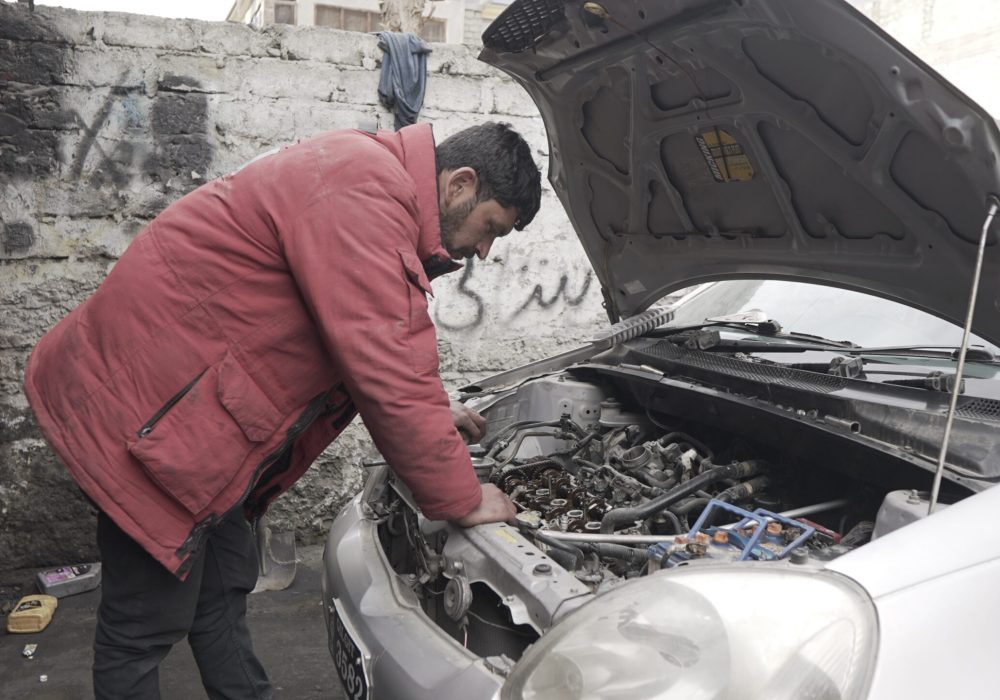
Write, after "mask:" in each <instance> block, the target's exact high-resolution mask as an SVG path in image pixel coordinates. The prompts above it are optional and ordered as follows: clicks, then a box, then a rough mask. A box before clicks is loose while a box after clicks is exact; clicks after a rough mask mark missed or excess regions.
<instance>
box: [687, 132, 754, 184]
mask: <svg viewBox="0 0 1000 700" xmlns="http://www.w3.org/2000/svg"><path fill="white" fill-rule="evenodd" d="M694 140H695V143H697V144H698V150H700V151H701V154H702V155H703V156H704V157H705V163H706V164H707V165H708V169H709V170H710V171H711V173H712V177H714V178H715V181H716V182H748V181H750V180H752V179H753V175H754V172H753V165H751V163H750V157H749V156H747V154H746V151H744V150H743V146H742V145H741V144H740V142H739V141H737V140H736V139H734V138H733V137H732V135H731V134H730V133H729V132H728V131H724V130H722V129H720V128H718V127H716V128H714V129H712V130H711V131H703V132H702V133H700V134H698V135H697V136H695V137H694Z"/></svg>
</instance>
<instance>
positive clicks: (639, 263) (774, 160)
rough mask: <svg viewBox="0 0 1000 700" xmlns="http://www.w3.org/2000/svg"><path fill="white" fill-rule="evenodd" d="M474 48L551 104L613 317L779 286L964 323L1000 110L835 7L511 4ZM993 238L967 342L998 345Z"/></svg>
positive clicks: (561, 178) (625, 1) (735, 2)
mask: <svg viewBox="0 0 1000 700" xmlns="http://www.w3.org/2000/svg"><path fill="white" fill-rule="evenodd" d="M483 41H484V46H485V49H484V50H483V52H482V54H481V56H480V58H481V59H482V60H484V61H486V62H487V63H490V64H492V65H494V66H496V67H498V68H500V69H501V70H503V71H505V72H507V73H508V74H510V75H511V76H512V77H513V78H514V79H515V80H517V81H518V82H519V83H520V84H521V85H522V86H524V88H525V89H526V90H527V91H528V93H529V94H530V95H531V97H532V98H533V99H534V101H535V103H536V104H537V105H538V108H539V110H540V112H541V115H542V118H543V119H544V121H545V126H546V129H547V131H548V136H549V140H550V148H551V150H550V158H551V162H550V170H549V172H550V180H551V182H552V185H553V186H554V187H555V190H556V192H557V193H558V195H559V197H560V198H561V200H562V202H563V205H564V206H565V207H566V210H567V212H568V213H569V217H570V220H571V221H572V223H573V226H574V227H575V228H576V231H577V233H578V234H579V236H580V239H581V241H582V242H583V246H584V248H585V250H586V252H587V255H588V256H589V258H590V261H591V263H592V265H593V266H594V269H595V271H596V274H597V276H598V277H599V279H600V281H601V283H602V286H603V289H604V294H605V297H606V300H607V307H608V312H609V315H610V316H611V318H612V320H617V319H618V318H619V317H627V316H631V315H634V314H636V313H638V312H639V311H642V310H643V309H645V308H646V307H648V306H649V305H650V304H652V303H653V302H654V301H656V300H657V299H658V298H660V297H662V296H663V295H664V294H666V293H669V292H671V291H673V290H676V289H680V288H682V287H686V286H689V285H693V284H698V283H701V282H708V281H713V280H722V279H733V278H776V279H791V280H800V281H806V282H817V283H823V284H830V285H834V286H838V287H844V288H848V289H855V290H860V291H863V292H867V293H871V294H875V295H878V296H882V297H885V298H888V299H893V300H896V301H899V302H902V303H904V304H908V305H910V306H913V307H916V308H920V309H922V310H924V311H928V312H930V313H932V314H935V315H937V316H940V317H942V318H945V319H948V320H950V321H952V322H954V323H957V324H959V325H961V324H962V323H963V322H964V318H965V314H966V306H967V302H968V298H969V291H970V285H971V278H972V273H973V269H974V266H975V260H976V252H977V245H978V240H979V236H980V232H981V230H982V227H983V223H984V221H985V219H986V213H987V210H988V208H989V204H990V202H991V200H990V198H991V196H993V195H996V194H998V193H1000V169H998V164H997V153H998V152H1000V132H998V130H997V124H996V122H995V121H994V120H993V119H992V118H991V117H990V116H989V115H988V114H987V113H986V112H985V111H984V110H983V109H982V108H981V107H979V106H978V105H976V104H975V103H974V102H973V101H972V100H970V99H969V98H968V97H966V96H965V95H963V94H962V93H961V92H959V91H958V90H957V89H955V88H954V87H953V86H951V85H950V84H949V83H948V82H947V81H946V80H944V78H942V77H941V76H940V75H938V74H937V73H936V72H934V71H933V70H932V69H931V68H930V67H928V66H927V65H926V64H924V63H923V62H921V61H920V60H919V59H917V58H916V57H915V56H913V55H912V54H911V53H909V52H908V51H907V50H906V49H904V48H903V47H902V46H900V45H899V44H898V43H896V42H895V41H894V40H893V39H892V38H891V37H889V36H888V35H886V34H885V33H884V32H882V31H881V30H880V29H879V28H878V27H876V26H875V25H874V24H872V23H871V22H870V21H869V20H867V19H866V18H865V17H864V16H862V15H861V14H860V13H859V12H857V11H856V10H854V9H853V8H852V7H850V6H849V5H847V4H846V3H845V2H842V1H841V0H809V2H803V1H802V0H602V2H601V3H599V4H598V3H584V2H580V1H579V0H571V1H570V2H561V1H558V0H518V1H517V2H515V3H514V4H512V5H511V6H510V7H508V8H507V9H506V10H505V11H504V12H503V14H501V15H500V17H498V18H497V20H496V21H494V23H493V24H491V25H490V27H489V28H488V29H487V30H486V32H485V33H484V35H483ZM998 229H1000V227H997V226H994V227H993V228H992V229H991V231H990V235H989V238H988V244H989V247H988V248H987V251H986V260H985V265H984V269H983V282H982V286H981V288H980V294H979V300H978V303H977V309H976V322H975V325H974V328H975V330H976V332H977V333H978V334H979V335H980V336H981V337H983V338H985V339H987V340H989V341H990V342H992V343H994V344H997V343H1000V313H998V311H997V309H998V308H1000V255H998V253H997V246H996V242H997V230H998Z"/></svg>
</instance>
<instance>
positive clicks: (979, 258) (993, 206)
mask: <svg viewBox="0 0 1000 700" xmlns="http://www.w3.org/2000/svg"><path fill="white" fill-rule="evenodd" d="M990 199H991V200H992V202H991V203H990V210H989V212H988V213H987V214H986V222H985V223H983V232H982V233H981V234H980V235H979V251H978V253H977V254H976V269H975V271H974V272H973V275H972V291H970V292H969V308H968V310H967V311H966V313H965V330H964V332H963V333H962V347H961V348H959V350H958V366H957V367H956V368H955V384H954V386H953V387H952V389H951V402H950V403H949V404H948V417H947V418H946V419H945V423H944V439H942V440H941V452H940V454H938V463H937V470H936V471H935V472H934V486H933V487H932V488H931V502H930V505H929V506H928V507H927V514H928V515H931V514H932V513H934V509H935V508H936V507H937V502H938V496H939V495H940V493H941V477H942V475H943V474H944V463H945V459H946V458H947V456H948V442H949V441H950V440H951V426H952V423H954V421H955V408H956V407H957V406H958V393H959V391H960V390H961V388H962V374H963V372H964V371H965V353H966V351H967V350H968V349H969V335H970V334H971V333H972V316H973V314H974V313H975V310H976V296H977V294H978V293H979V277H980V275H982V272H983V258H984V257H985V255H986V236H987V235H988V234H989V230H990V224H992V223H993V217H994V216H996V213H997V208H998V206H1000V202H998V201H997V199H996V198H994V197H991V198H990Z"/></svg>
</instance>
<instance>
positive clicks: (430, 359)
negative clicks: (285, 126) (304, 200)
mask: <svg viewBox="0 0 1000 700" xmlns="http://www.w3.org/2000/svg"><path fill="white" fill-rule="evenodd" d="M364 150H366V151H373V152H372V153H368V154H367V155H368V156H372V157H363V158H355V159H353V163H354V166H353V167H352V168H351V171H350V175H349V176H348V177H344V176H342V175H341V176H336V175H335V174H334V175H333V176H329V177H327V182H328V183H329V184H327V185H325V186H324V187H323V188H322V191H321V192H320V194H318V195H317V196H316V197H314V198H313V199H312V201H311V202H309V203H308V205H306V206H305V207H303V208H302V209H301V210H300V211H296V212H293V213H292V212H290V213H289V214H290V215H289V217H288V220H287V221H285V222H282V223H281V224H280V225H279V226H278V230H279V231H280V234H279V236H280V240H281V246H282V249H283V253H284V256H285V259H286V261H287V263H288V266H289V269H290V271H291V274H292V275H293V277H294V279H295V281H296V284H297V286H298V288H299V290H300V291H301V293H302V296H303V299H304V300H305V303H306V305H307V306H308V308H309V310H310V312H311V313H312V315H313V318H314V319H315V321H316V324H317V326H318V328H319V330H320V333H321V335H322V338H323V342H324V344H325V346H326V348H327V351H328V352H329V354H330V357H331V359H332V361H333V362H334V363H335V365H336V369H337V370H338V372H339V373H340V374H341V375H342V376H343V378H344V382H345V384H346V386H347V389H348V391H349V392H350V394H351V398H352V400H353V401H354V403H355V405H356V406H357V408H358V411H359V413H360V414H361V417H362V419H363V420H364V422H365V425H366V426H367V427H368V430H369V432H370V433H371V435H372V438H373V439H374V441H375V444H376V446H377V447H378V449H379V451H380V452H381V453H382V455H383V456H384V457H385V458H386V460H387V461H388V462H389V464H390V465H392V467H393V469H394V470H395V471H396V473H397V474H398V475H399V476H400V477H401V478H402V479H403V481H404V482H405V483H406V484H407V486H409V488H410V490H411V491H412V492H413V495H414V498H415V499H416V501H417V503H418V504H419V505H420V507H421V509H422V510H423V512H424V515H425V516H427V517H428V518H431V519H442V520H443V519H453V518H458V517H462V516H464V515H466V514H467V513H469V512H470V511H471V510H472V509H473V508H475V507H476V506H477V505H478V504H479V501H480V499H481V494H482V491H481V488H480V485H479V482H478V480H477V478H476V476H475V472H474V471H473V469H472V465H471V461H470V459H469V454H468V450H467V449H466V448H465V446H464V444H463V443H462V440H461V438H460V436H459V434H458V431H457V430H456V429H455V426H454V423H453V420H452V417H451V411H450V408H449V400H448V396H447V394H446V392H445V390H444V387H443V386H442V384H441V379H440V377H439V375H438V356H437V338H436V334H435V331H434V326H433V323H432V322H431V320H430V317H429V315H428V312H427V300H426V296H425V292H429V291H430V284H429V282H428V280H427V277H426V275H425V273H424V271H423V268H422V266H421V264H420V261H419V259H418V258H417V255H416V252H415V242H416V240H417V234H418V225H417V203H416V195H415V194H414V188H413V182H412V180H411V179H410V177H409V175H408V174H407V173H406V171H405V170H404V169H403V168H402V167H401V165H400V164H399V162H398V161H397V160H396V159H395V158H394V157H392V156H391V155H389V154H386V155H385V157H383V158H377V157H374V156H378V155H379V153H380V152H381V148H379V147H372V148H368V149H364ZM321 172H322V169H321Z"/></svg>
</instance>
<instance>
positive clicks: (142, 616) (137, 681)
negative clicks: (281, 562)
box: [94, 509, 272, 700]
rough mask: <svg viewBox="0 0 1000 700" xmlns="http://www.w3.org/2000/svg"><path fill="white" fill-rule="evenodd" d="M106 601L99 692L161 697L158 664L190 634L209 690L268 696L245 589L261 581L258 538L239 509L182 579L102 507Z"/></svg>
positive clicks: (100, 697)
mask: <svg viewBox="0 0 1000 700" xmlns="http://www.w3.org/2000/svg"><path fill="white" fill-rule="evenodd" d="M97 544H98V547H99V548H100V551H101V604H100V606H99V608H98V611H97V633H96V635H95V638H94V695H95V697H96V700H105V699H108V700H110V699H111V698H114V699H115V700H120V699H125V698H137V699H138V698H142V699H143V700H145V699H146V698H151V699H153V700H155V699H157V698H159V697H160V687H159V664H160V662H161V661H162V660H163V658H164V657H165V656H166V655H167V653H168V652H169V651H170V648H171V647H172V646H173V645H174V644H176V643H177V642H179V641H180V640H182V639H183V638H185V637H187V639H188V642H189V643H190V645H191V650H192V652H193V653H194V658H195V661H196V662H197V664H198V670H199V671H200V672H201V680H202V683H203V684H204V686H205V690H206V691H207V692H208V696H209V698H212V700H216V699H217V698H219V699H222V698H226V699H233V700H236V699H239V700H243V699H250V698H254V699H258V698H270V697H271V695H272V692H271V684H270V682H269V681H268V678H267V673H266V672H265V671H264V668H263V666H261V664H260V662H259V661H258V660H257V657H256V656H255V655H254V653H253V645H252V643H251V641H250V630H249V629H248V628H247V624H246V609H247V607H246V597H247V594H248V593H249V592H250V591H251V590H253V587H254V584H255V583H256V581H257V573H258V562H257V549H256V546H255V540H254V537H253V533H252V531H251V528H250V525H249V523H247V521H246V519H245V518H244V517H243V515H242V513H241V512H239V509H237V510H236V511H235V512H234V513H232V514H230V515H229V516H227V517H226V518H224V519H223V520H222V521H220V522H219V524H218V525H217V526H216V528H215V529H214V530H213V531H212V532H211V533H210V534H209V535H207V541H206V543H205V546H204V548H203V550H202V552H201V553H200V554H199V555H198V559H197V561H196V562H195V563H194V564H193V565H192V567H191V570H190V573H189V574H188V577H187V579H186V580H184V581H179V580H178V579H177V578H175V577H174V575H173V574H171V573H170V572H169V571H167V570H166V569H165V568H164V567H163V566H162V565H161V564H160V563H159V562H157V561H156V560H155V559H153V558H152V557H151V556H150V555H149V554H148V553H147V552H146V551H145V550H144V549H143V548H142V547H140V546H139V545H138V544H136V543H135V541H133V540H132V539H131V538H130V537H129V536H128V535H126V534H125V533H124V532H122V531H121V530H120V529H119V528H118V526H117V525H115V523H114V521H112V520H111V518H109V517H108V516H107V515H105V514H104V513H101V514H100V515H99V516H98V520H97Z"/></svg>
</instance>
